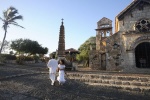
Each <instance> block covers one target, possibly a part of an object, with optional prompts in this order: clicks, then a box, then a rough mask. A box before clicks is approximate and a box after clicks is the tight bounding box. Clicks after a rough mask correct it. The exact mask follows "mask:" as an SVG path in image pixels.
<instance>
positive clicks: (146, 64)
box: [90, 0, 150, 73]
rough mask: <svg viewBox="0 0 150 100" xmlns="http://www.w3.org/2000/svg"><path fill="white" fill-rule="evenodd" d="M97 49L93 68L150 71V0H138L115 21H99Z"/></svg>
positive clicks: (92, 62)
mask: <svg viewBox="0 0 150 100" xmlns="http://www.w3.org/2000/svg"><path fill="white" fill-rule="evenodd" d="M96 32H97V33H96V50H91V52H90V67H91V68H92V69H102V70H109V71H124V72H138V73H144V72H145V73H150V0H134V1H133V2H132V3H131V4H130V5H129V6H127V7H126V8H125V9H124V10H123V11H122V12H120V13H119V14H118V15H117V16H116V18H115V33H114V34H113V33H112V21H111V20H109V19H108V18H105V17H104V18H102V19H101V20H100V21H99V22H98V23H97V29H96Z"/></svg>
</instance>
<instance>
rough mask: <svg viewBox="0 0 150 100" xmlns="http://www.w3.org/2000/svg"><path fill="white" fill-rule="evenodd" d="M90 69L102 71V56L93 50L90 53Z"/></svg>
mask: <svg viewBox="0 0 150 100" xmlns="http://www.w3.org/2000/svg"><path fill="white" fill-rule="evenodd" d="M89 67H90V68H91V69H96V70H100V69H101V55H100V52H99V51H97V50H91V51H90V53H89Z"/></svg>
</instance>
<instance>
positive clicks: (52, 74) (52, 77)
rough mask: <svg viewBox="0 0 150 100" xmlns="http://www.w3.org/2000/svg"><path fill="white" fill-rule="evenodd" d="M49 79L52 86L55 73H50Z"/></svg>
mask: <svg viewBox="0 0 150 100" xmlns="http://www.w3.org/2000/svg"><path fill="white" fill-rule="evenodd" d="M49 78H50V79H51V81H52V84H53V83H54V82H55V78H56V74H55V73H50V74H49Z"/></svg>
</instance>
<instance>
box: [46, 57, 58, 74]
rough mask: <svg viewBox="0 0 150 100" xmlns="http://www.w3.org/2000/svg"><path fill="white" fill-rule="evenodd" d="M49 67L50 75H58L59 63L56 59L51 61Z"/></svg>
mask: <svg viewBox="0 0 150 100" xmlns="http://www.w3.org/2000/svg"><path fill="white" fill-rule="evenodd" d="M47 67H48V68H49V72H50V73H56V70H57V68H58V61H57V60H55V59H51V60H49V61H48V63H47Z"/></svg>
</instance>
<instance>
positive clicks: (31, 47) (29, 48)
mask: <svg viewBox="0 0 150 100" xmlns="http://www.w3.org/2000/svg"><path fill="white" fill-rule="evenodd" d="M10 47H11V49H13V50H15V51H17V53H19V54H20V53H23V54H24V53H26V54H29V55H35V54H42V55H44V54H47V52H48V48H46V47H42V46H41V45H40V44H39V43H38V42H37V41H32V40H30V39H24V40H23V39H16V40H14V41H12V43H11V45H10Z"/></svg>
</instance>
